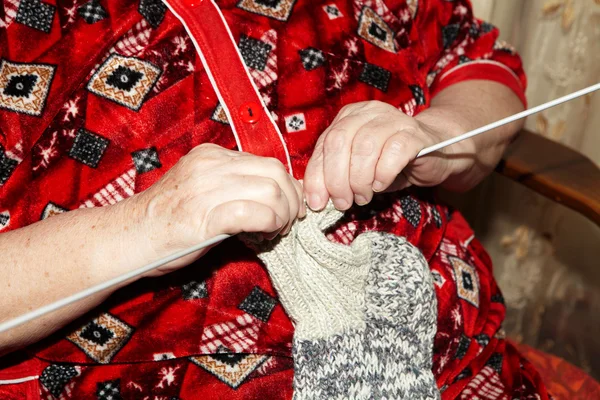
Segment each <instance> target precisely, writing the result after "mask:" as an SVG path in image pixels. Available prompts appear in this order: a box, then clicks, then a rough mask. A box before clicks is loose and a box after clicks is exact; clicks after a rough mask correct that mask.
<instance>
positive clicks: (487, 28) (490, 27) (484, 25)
mask: <svg viewBox="0 0 600 400" xmlns="http://www.w3.org/2000/svg"><path fill="white" fill-rule="evenodd" d="M495 28H496V27H495V26H494V25H492V24H490V23H489V22H485V21H484V22H483V23H482V24H481V32H483V33H489V32H491V31H493V30H494V29H495Z"/></svg>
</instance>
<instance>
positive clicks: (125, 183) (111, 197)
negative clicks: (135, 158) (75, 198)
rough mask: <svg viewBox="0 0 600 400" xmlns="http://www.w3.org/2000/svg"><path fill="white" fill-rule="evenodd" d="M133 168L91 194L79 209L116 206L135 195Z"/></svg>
mask: <svg viewBox="0 0 600 400" xmlns="http://www.w3.org/2000/svg"><path fill="white" fill-rule="evenodd" d="M135 176H136V171H135V168H131V169H130V170H128V171H126V172H124V173H122V174H121V175H119V176H118V177H116V178H115V179H113V180H112V181H110V182H109V183H107V184H106V185H104V187H102V188H101V189H99V190H98V191H97V192H96V193H93V194H91V195H90V196H89V197H88V198H87V199H86V200H84V201H83V203H82V204H80V205H79V208H91V207H103V206H107V205H110V204H117V203H118V202H119V201H121V200H124V199H126V198H129V197H131V196H133V195H134V194H135Z"/></svg>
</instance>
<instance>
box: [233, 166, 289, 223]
mask: <svg viewBox="0 0 600 400" xmlns="http://www.w3.org/2000/svg"><path fill="white" fill-rule="evenodd" d="M231 168H232V173H234V174H239V172H240V171H243V173H244V174H248V175H254V176H257V177H264V178H269V179H272V180H273V181H275V182H276V183H277V185H278V187H279V188H280V189H281V190H282V192H283V194H284V195H285V196H284V197H285V199H286V200H287V204H286V206H287V212H286V218H285V220H286V224H285V228H284V230H283V231H287V230H289V228H290V227H291V224H292V223H293V222H294V220H295V218H296V217H297V215H298V210H299V209H300V200H299V199H298V194H297V192H296V187H295V186H294V183H293V178H292V177H291V176H290V175H289V174H288V172H287V170H286V168H285V166H284V165H283V164H282V163H281V162H280V161H279V160H277V159H275V158H268V157H257V156H253V155H249V156H248V157H247V159H246V160H245V161H244V162H243V164H242V165H232V166H231ZM268 189H271V188H268ZM266 195H267V196H268V195H269V194H268V193H267V194H266Z"/></svg>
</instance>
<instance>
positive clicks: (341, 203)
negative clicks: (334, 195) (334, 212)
mask: <svg viewBox="0 0 600 400" xmlns="http://www.w3.org/2000/svg"><path fill="white" fill-rule="evenodd" d="M333 205H334V206H335V208H337V209H338V210H341V211H343V210H347V209H348V208H350V204H348V202H347V201H346V200H344V199H333Z"/></svg>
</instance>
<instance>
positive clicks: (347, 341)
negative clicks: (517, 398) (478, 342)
mask: <svg viewBox="0 0 600 400" xmlns="http://www.w3.org/2000/svg"><path fill="white" fill-rule="evenodd" d="M341 215H342V214H341V213H340V212H338V211H337V210H335V209H334V208H333V207H332V206H331V205H330V206H328V207H327V209H326V210H325V211H323V212H321V213H311V212H309V214H308V216H307V217H306V219H304V220H303V221H299V222H297V223H296V224H295V225H294V227H293V228H292V231H291V233H290V234H289V235H288V236H286V237H284V238H282V239H281V240H280V241H279V242H275V243H270V242H263V243H260V244H257V243H254V244H253V245H252V246H253V247H254V248H258V252H259V257H260V258H261V260H262V261H263V262H264V263H265V265H266V266H267V269H268V271H269V274H270V276H271V279H272V280H273V284H274V286H275V288H276V289H277V292H278V294H279V297H280V300H281V303H282V305H283V306H284V308H285V309H286V311H287V312H288V314H289V315H290V318H291V319H292V321H293V322H294V325H295V334H294V343H293V356H294V369H295V373H294V398H295V399H297V400H304V399H438V398H439V392H438V390H437V387H436V384H435V379H434V377H433V373H432V371H431V368H432V348H433V338H434V336H435V332H436V320H437V315H436V313H437V302H436V298H435V293H434V290H433V283H432V279H431V274H430V271H429V267H428V265H427V262H426V260H425V259H424V257H423V255H422V254H421V252H420V251H419V250H418V249H417V248H415V247H414V246H412V245H411V244H410V243H408V242H407V241H406V240H405V239H403V238H400V237H397V236H394V235H391V234H381V233H367V234H363V235H361V236H359V237H358V238H356V239H355V241H354V242H353V243H352V245H351V246H346V245H342V244H336V243H332V242H331V241H329V240H328V239H327V238H326V237H325V235H324V234H323V231H324V230H325V229H326V228H328V227H329V226H331V225H332V224H333V223H335V222H336V221H337V220H338V219H339V218H340V217H341Z"/></svg>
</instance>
